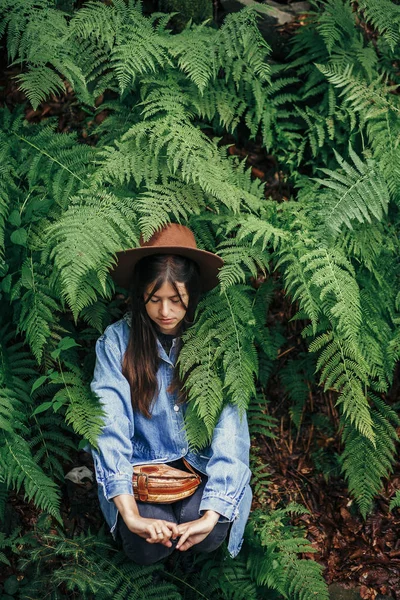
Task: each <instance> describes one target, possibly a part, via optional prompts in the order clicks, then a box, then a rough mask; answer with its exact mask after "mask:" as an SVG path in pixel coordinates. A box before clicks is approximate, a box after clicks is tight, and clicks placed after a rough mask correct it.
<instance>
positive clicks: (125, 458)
mask: <svg viewBox="0 0 400 600" xmlns="http://www.w3.org/2000/svg"><path fill="white" fill-rule="evenodd" d="M129 321H130V319H129V313H128V314H127V315H125V316H124V318H123V319H121V320H119V321H117V322H116V323H114V324H113V325H110V326H109V327H107V329H106V330H105V332H104V333H103V335H102V336H101V337H100V338H99V339H98V340H97V342H96V366H95V370H94V377H93V380H92V382H91V389H92V391H93V392H94V393H95V394H97V396H98V397H99V398H100V399H101V402H102V404H103V406H104V409H105V411H106V415H107V416H106V417H105V420H104V428H103V429H102V433H101V435H100V436H99V438H98V446H99V451H97V450H95V449H94V448H93V447H91V446H86V449H87V450H88V451H91V453H92V456H93V460H94V465H95V471H96V479H97V483H98V496H99V501H100V507H101V510H102V512H103V514H104V517H105V519H106V521H107V523H108V525H109V527H110V528H111V529H110V531H111V534H112V535H113V537H114V539H116V530H115V528H116V524H117V518H118V510H117V507H116V506H115V504H114V502H113V501H112V498H114V496H118V495H119V494H130V495H133V490H132V470H133V466H134V465H136V464H150V463H167V462H172V461H174V460H177V459H179V458H182V457H185V459H186V460H187V461H188V462H189V463H190V464H191V465H192V466H193V467H195V468H196V469H197V470H198V471H200V472H201V473H204V474H206V475H207V477H208V481H207V484H206V486H205V488H204V493H203V496H202V500H201V503H200V509H199V513H200V514H199V516H201V514H202V513H203V511H205V510H210V509H211V510H214V511H216V512H218V513H219V514H220V515H221V517H220V519H219V522H221V523H223V522H232V527H231V530H230V536H229V542H228V551H229V553H230V554H231V556H236V555H237V554H238V552H239V550H240V548H241V545H242V539H243V532H244V527H245V524H246V521H247V518H248V515H249V512H250V506H251V499H252V493H251V489H250V486H249V481H250V475H251V473H250V469H249V448H250V439H249V431H248V426H247V420H246V416H245V415H242V416H241V417H240V415H239V412H238V410H237V408H236V407H234V406H232V405H227V406H226V407H225V408H224V409H223V411H222V413H221V416H220V418H219V420H218V423H217V425H216V427H215V430H214V434H213V439H212V443H211V445H210V446H209V447H207V448H205V449H202V450H200V451H199V452H194V451H191V450H190V449H189V447H188V441H187V437H186V433H185V429H184V412H185V405H182V404H181V405H178V404H176V393H170V392H168V391H167V389H168V387H169V385H170V383H171V381H172V378H173V374H174V364H175V361H176V355H177V351H178V347H177V344H178V339H175V340H174V341H173V345H172V348H171V351H170V355H169V356H168V355H167V354H166V352H165V350H164V349H163V347H162V346H161V344H160V343H159V342H158V352H159V356H160V359H161V360H160V366H159V370H158V372H157V379H158V385H159V394H158V397H157V399H156V401H155V402H154V405H153V408H152V417H151V419H147V418H146V417H144V416H143V415H142V414H140V413H138V412H134V411H133V409H132V405H131V398H130V388H129V384H128V381H127V379H126V378H125V377H124V376H123V375H122V359H123V356H124V353H125V350H126V347H127V345H128V339H129V330H130V325H129Z"/></svg>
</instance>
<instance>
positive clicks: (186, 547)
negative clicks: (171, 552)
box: [178, 538, 194, 552]
mask: <svg viewBox="0 0 400 600" xmlns="http://www.w3.org/2000/svg"><path fill="white" fill-rule="evenodd" d="M192 546H194V542H192V541H191V538H189V539H188V540H186V542H185V543H184V544H182V546H180V547H179V548H178V550H180V551H181V552H185V551H186V550H189V548H191V547H192Z"/></svg>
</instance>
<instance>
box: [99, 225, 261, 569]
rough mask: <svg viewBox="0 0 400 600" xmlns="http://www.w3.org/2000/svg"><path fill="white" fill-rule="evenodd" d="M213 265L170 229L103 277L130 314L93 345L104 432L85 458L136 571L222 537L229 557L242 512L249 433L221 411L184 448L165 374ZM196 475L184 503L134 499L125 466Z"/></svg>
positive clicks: (173, 381) (180, 411)
mask: <svg viewBox="0 0 400 600" xmlns="http://www.w3.org/2000/svg"><path fill="white" fill-rule="evenodd" d="M221 266H222V260H221V259H220V258H219V257H217V256H216V255H215V254H212V253H210V252H206V251H203V250H199V249H198V248H197V247H196V242H195V239H194V236H193V233H192V232H191V231H190V230H189V229H188V228H187V227H183V226H181V225H175V224H170V225H167V226H166V227H164V228H163V229H162V230H161V231H159V232H158V233H156V234H155V235H154V236H153V237H152V238H151V239H150V241H149V242H147V243H145V244H142V245H141V247H140V248H134V249H131V250H128V251H126V252H121V253H119V255H118V264H117V266H116V268H115V269H114V271H113V273H112V276H113V278H114V280H115V281H116V283H117V284H118V285H120V286H122V287H125V288H127V289H129V290H130V302H131V306H130V308H131V312H130V314H129V313H127V314H126V315H125V316H124V318H123V319H121V320H119V321H117V322H116V323H114V324H113V325H110V326H109V327H107V329H106V330H105V332H104V334H103V335H102V336H101V337H100V338H99V339H98V340H97V343H96V366H95V371H94V378H93V381H92V383H91V389H92V391H93V392H95V393H96V394H97V396H98V397H99V398H100V399H101V402H102V403H103V405H104V409H105V412H106V417H105V421H104V428H103V429H102V433H101V435H100V436H99V438H98V450H96V449H94V448H93V447H92V448H91V452H92V455H93V458H94V464H95V470H96V479H97V482H98V494H99V500H100V506H101V509H102V511H103V514H104V516H105V519H106V521H107V523H108V525H109V526H110V528H111V533H112V535H113V537H114V539H116V538H117V537H118V536H119V537H120V538H121V540H122V545H123V548H124V551H125V553H126V554H127V556H129V557H130V558H131V559H132V560H134V561H135V562H137V563H139V564H152V563H154V562H156V561H158V560H161V559H163V558H165V557H166V556H168V555H169V554H171V552H173V551H174V550H175V549H176V550H179V551H187V550H189V549H192V550H193V551H198V552H210V551H212V550H214V549H215V548H217V547H218V546H219V545H220V544H221V543H222V542H223V540H224V539H225V538H226V536H227V534H228V530H229V543H228V550H229V552H230V554H231V555H232V556H236V554H237V553H238V552H239V550H240V547H241V541H242V537H243V531H244V526H245V523H246V520H247V517H248V514H249V511H250V504H251V490H250V487H249V480H250V470H249V466H248V465H249V433H248V427H247V422H246V417H245V415H239V414H238V411H237V410H236V408H235V407H233V406H232V405H228V406H226V407H225V408H224V409H223V410H222V412H221V415H220V418H219V420H218V423H217V425H216V427H215V430H214V434H213V438H212V442H211V444H210V446H209V447H207V448H203V449H202V450H201V451H193V450H191V449H189V447H188V441H187V438H186V434H185V430H184V414H185V408H186V405H185V399H184V395H183V392H182V389H181V387H182V386H181V382H180V381H179V378H178V375H177V372H175V369H174V366H175V363H176V360H177V358H178V355H179V351H180V348H181V334H182V333H183V332H184V331H185V329H186V328H187V327H188V326H189V325H190V323H191V320H192V319H193V315H194V312H195V308H196V304H197V300H198V297H199V294H200V292H202V291H207V290H210V289H212V288H213V287H215V286H216V285H217V284H218V279H217V273H218V269H219V268H220V267H221ZM183 458H185V460H186V461H187V462H188V463H189V464H190V465H191V466H192V467H193V468H194V469H195V470H196V471H197V472H199V473H200V474H201V477H202V483H201V485H200V486H199V487H198V488H197V490H196V491H195V492H194V494H193V495H191V496H190V497H189V498H185V499H183V500H180V501H178V502H175V503H173V504H151V503H146V502H140V501H136V500H135V498H134V496H133V489H132V471H133V466H135V465H139V464H152V463H153V464H156V463H168V464H169V465H171V466H173V467H176V468H180V469H182V470H187V469H186V466H185V465H184V463H183V461H182V459H183Z"/></svg>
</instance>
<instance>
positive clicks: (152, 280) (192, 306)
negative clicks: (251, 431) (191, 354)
mask: <svg viewBox="0 0 400 600" xmlns="http://www.w3.org/2000/svg"><path fill="white" fill-rule="evenodd" d="M164 283H169V284H171V285H172V287H173V288H174V290H175V291H176V294H177V296H179V298H180V300H181V302H182V304H183V306H184V307H185V308H186V314H185V317H184V319H183V321H182V324H181V333H183V331H184V330H185V329H186V328H187V327H188V326H189V325H190V324H191V323H192V321H193V318H194V313H195V310H196V306H197V303H198V300H199V296H200V275H199V268H198V266H197V264H196V263H195V262H194V261H192V260H190V259H189V258H186V257H184V256H178V255H175V254H155V255H153V256H147V257H145V258H142V259H141V260H140V261H139V262H138V263H137V264H136V267H135V270H134V272H133V277H132V281H131V286H130V304H129V308H130V310H131V312H132V321H131V331H130V335H129V342H128V347H127V349H126V352H125V355H124V358H123V362H122V373H123V375H124V376H125V377H126V379H127V380H128V381H129V385H130V388H131V401H132V407H133V410H136V411H139V412H141V413H142V414H143V415H145V416H146V417H148V418H150V417H151V405H152V403H153V400H154V398H155V396H156V393H157V391H158V386H157V370H158V366H159V356H158V350H157V327H156V325H155V324H154V323H153V321H152V320H151V319H150V317H149V316H148V314H147V312H146V303H147V302H149V300H150V299H151V297H152V296H153V295H154V294H155V293H156V292H157V290H159V289H160V287H161V286H162V285H163V284H164ZM177 283H183V284H185V287H186V291H187V293H188V295H189V302H188V304H187V305H186V304H185V303H184V302H183V301H182V297H181V295H180V293H179V289H178V287H177V285H176V284H177ZM150 285H152V286H153V288H152V290H151V294H150V295H149V297H148V298H147V300H146V302H145V300H144V293H145V291H146V290H147V288H148V286H150ZM180 384H181V382H180V381H179V378H178V375H177V373H175V377H174V380H173V382H172V388H173V389H180V387H181V385H180ZM180 401H182V397H181V399H180Z"/></svg>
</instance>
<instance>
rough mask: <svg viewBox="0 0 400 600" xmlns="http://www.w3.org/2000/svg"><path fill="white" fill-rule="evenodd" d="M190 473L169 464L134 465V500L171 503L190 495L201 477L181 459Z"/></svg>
mask: <svg viewBox="0 0 400 600" xmlns="http://www.w3.org/2000/svg"><path fill="white" fill-rule="evenodd" d="M183 462H184V463H185V466H186V467H187V468H188V469H190V471H191V472H190V473H188V472H187V471H182V470H181V469H175V468H174V467H170V466H169V465H163V464H156V465H135V466H134V468H133V476H132V483H133V493H134V496H135V499H136V500H140V501H141V502H154V503H163V504H171V503H172V502H177V501H178V500H182V498H187V497H188V496H191V495H192V494H193V493H194V492H195V491H196V490H197V488H198V486H199V485H200V483H201V477H200V475H199V474H198V473H196V471H194V469H193V468H192V467H191V466H190V465H189V463H188V462H186V461H185V460H184V459H183Z"/></svg>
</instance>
